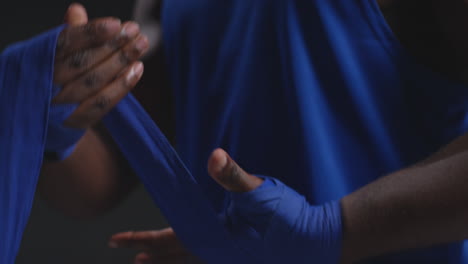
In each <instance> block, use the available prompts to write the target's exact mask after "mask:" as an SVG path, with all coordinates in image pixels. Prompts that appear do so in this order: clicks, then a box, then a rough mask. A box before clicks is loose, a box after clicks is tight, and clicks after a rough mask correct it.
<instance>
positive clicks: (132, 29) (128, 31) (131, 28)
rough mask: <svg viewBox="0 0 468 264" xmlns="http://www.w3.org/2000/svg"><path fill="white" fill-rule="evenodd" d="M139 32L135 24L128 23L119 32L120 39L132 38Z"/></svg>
mask: <svg viewBox="0 0 468 264" xmlns="http://www.w3.org/2000/svg"><path fill="white" fill-rule="evenodd" d="M139 32H140V26H138V24H137V23H133V22H129V23H128V24H126V25H125V26H124V27H123V28H122V31H120V35H121V36H122V37H128V38H133V37H135V36H136V35H137V34H138V33H139Z"/></svg>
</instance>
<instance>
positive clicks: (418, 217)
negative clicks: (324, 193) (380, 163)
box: [342, 136, 468, 263]
mask: <svg viewBox="0 0 468 264" xmlns="http://www.w3.org/2000/svg"><path fill="white" fill-rule="evenodd" d="M467 138H468V137H467V136H464V137H461V138H459V139H457V140H456V141H454V142H453V143H451V144H450V145H448V146H447V147H446V148H444V149H442V150H441V151H440V152H438V153H436V154H435V155H433V156H432V157H431V158H429V159H428V160H426V161H424V162H422V163H419V164H418V165H416V166H413V167H411V168H409V169H405V170H402V171H398V172H396V173H393V174H391V175H388V176H386V177H383V178H381V179H379V180H378V181H376V182H373V183H371V184H369V185H367V186H365V187H363V188H361V189H360V190H358V191H356V192H355V193H353V194H351V195H348V196H346V197H345V198H343V200H342V210H343V255H342V260H343V261H342V262H343V263H350V262H353V261H356V260H360V259H363V258H367V257H372V256H377V255H382V254H385V253H390V252H395V251H399V250H403V249H410V248H420V247H426V246H430V245H434V244H440V243H446V242H453V241H458V240H462V239H465V238H468V226H467V225H466V223H467V221H468V191H467V190H468V162H467V161H468V150H467V148H466V145H467V142H468V140H467Z"/></svg>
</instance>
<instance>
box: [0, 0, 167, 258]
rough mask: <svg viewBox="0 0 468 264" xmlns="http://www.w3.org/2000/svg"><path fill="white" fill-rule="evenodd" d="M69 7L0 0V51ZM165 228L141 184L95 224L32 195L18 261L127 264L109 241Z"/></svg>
mask: <svg viewBox="0 0 468 264" xmlns="http://www.w3.org/2000/svg"><path fill="white" fill-rule="evenodd" d="M70 3H72V1H63V0H60V1H59V0H42V1H37V0H22V1H10V0H5V1H2V3H1V4H0V22H1V23H0V24H1V25H3V26H2V29H1V31H2V38H0V50H3V49H4V48H5V47H6V46H7V45H8V44H10V43H12V42H16V41H20V40H24V39H27V38H29V37H32V36H34V35H36V34H38V33H40V32H42V31H45V30H47V29H49V28H52V27H54V26H57V25H59V24H60V23H62V21H63V15H64V13H65V11H66V10H67V7H68V5H69V4H70ZM80 3H82V4H83V5H85V7H86V8H87V9H88V13H89V16H90V18H93V17H102V16H116V17H119V18H121V19H122V20H128V19H130V17H131V14H132V9H133V4H134V3H133V1H129V0H120V1H113V0H99V1H91V0H83V1H80ZM166 226H167V224H166V222H165V221H164V219H163V217H162V216H161V215H160V214H159V210H158V209H157V208H156V207H155V206H154V204H153V203H152V201H151V200H150V197H149V196H148V195H147V194H146V192H145V190H144V188H143V187H142V186H141V185H140V186H139V187H138V188H137V189H136V190H135V191H134V192H133V193H132V194H131V195H130V196H129V198H128V199H127V200H126V201H125V202H124V203H123V204H122V205H121V206H120V207H118V208H116V209H115V210H113V211H112V212H110V213H109V214H107V215H104V216H102V217H99V218H97V219H93V220H75V219H70V218H67V217H64V216H62V215H61V214H59V213H57V212H55V211H54V210H53V209H51V208H49V207H48V206H47V205H46V204H45V203H44V202H42V201H41V200H40V198H39V197H36V200H35V203H34V207H33V210H32V213H31V217H30V220H29V224H28V227H27V229H26V231H25V234H24V238H23V241H22V246H21V249H20V253H19V255H18V258H17V262H16V263H17V264H26V263H27V264H31V263H41V264H43V263H44V264H64V263H66V264H84V263H87V264H97V263H99V264H105V263H112V264H130V263H133V256H134V254H135V252H134V251H132V250H120V249H119V250H115V249H108V248H107V241H108V238H109V237H110V236H111V235H112V234H113V233H116V232H120V231H128V230H146V229H159V228H162V227H166ZM0 243H1V241H0Z"/></svg>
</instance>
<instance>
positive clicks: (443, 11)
mask: <svg viewBox="0 0 468 264" xmlns="http://www.w3.org/2000/svg"><path fill="white" fill-rule="evenodd" d="M378 2H379V4H380V6H381V8H382V11H383V13H384V14H385V17H386V18H387V20H388V22H389V24H390V26H391V28H392V30H393V31H394V33H395V35H396V37H397V38H398V39H399V40H400V41H401V43H402V44H403V46H404V47H405V48H406V49H407V50H408V51H409V52H410V53H411V54H412V55H413V56H414V57H415V58H416V59H417V60H418V61H420V62H421V63H422V64H424V65H425V66H427V67H428V68H430V69H433V70H434V71H438V72H440V73H442V74H444V75H446V76H448V77H449V78H452V79H455V80H466V79H467V78H466V76H465V72H466V69H467V68H468V49H466V47H467V46H468V26H467V25H468V2H467V1H465V0H426V1H423V0H411V1H409V0H379V1H378ZM148 86H150V87H151V88H152V89H154V88H155V87H157V88H159V89H166V87H163V85H148ZM142 88H143V89H142V90H141V91H140V92H139V95H140V96H141V97H144V98H146V99H148V98H155V96H154V94H155V90H149V89H146V88H145V87H142ZM156 91H157V90H156ZM152 105H155V103H153V104H152ZM167 106H168V109H170V107H171V106H170V105H167ZM168 112H171V111H168ZM159 113H165V112H164V109H161V111H160V112H159ZM169 123H170V122H169ZM167 131H171V130H170V129H169V130H167ZM100 135H101V134H100V133H99V132H98V131H97V130H92V129H90V130H89V132H88V134H87V135H86V136H85V137H84V138H83V139H82V141H81V142H80V145H79V146H78V148H77V150H76V151H75V153H74V154H73V155H72V156H71V157H70V158H69V159H68V160H66V161H64V162H61V163H57V164H46V165H45V166H44V170H43V172H44V173H43V176H42V180H41V190H42V191H43V193H45V194H46V195H48V197H49V200H55V201H57V202H56V203H55V204H56V206H57V207H59V208H67V209H68V210H71V211H74V210H76V211H74V212H84V214H86V213H88V215H92V214H94V213H97V212H99V211H100V210H101V209H106V208H110V207H112V205H114V203H115V202H117V201H119V199H120V197H122V196H123V195H124V194H125V193H126V192H128V187H127V188H122V187H120V186H122V185H124V184H129V183H132V182H133V180H129V179H131V177H129V176H128V175H131V173H129V171H128V169H126V168H124V169H123V170H120V169H118V168H119V167H118V166H117V165H118V164H122V163H121V162H120V161H121V160H122V158H121V157H120V154H119V153H118V151H116V149H115V147H114V146H113V143H112V142H111V141H106V140H105V136H100ZM102 135H105V134H102ZM169 136H170V137H171V135H169ZM96 152H98V153H100V155H95V156H93V153H96ZM91 157H92V158H91ZM223 157H226V158H223ZM467 158H468V135H464V136H462V137H460V138H459V139H457V140H455V141H453V142H452V143H451V144H449V145H448V146H446V147H445V148H443V149H442V150H441V151H439V152H438V153H435V154H434V155H432V156H431V157H430V158H428V159H427V160H425V161H423V162H421V163H418V164H417V165H415V166H413V167H411V168H408V169H405V170H401V171H398V172H396V173H393V174H391V175H388V176H386V177H383V178H380V179H379V180H377V181H375V182H373V183H370V184H369V185H367V186H365V187H363V188H361V189H359V190H357V191H356V192H355V193H352V194H350V195H348V196H346V197H344V198H343V199H342V201H341V204H342V213H343V231H344V233H343V251H342V262H343V263H352V262H355V261H358V260H362V259H365V258H368V257H372V256H379V255H383V254H387V253H391V252H395V251H399V250H403V249H410V248H419V247H426V246H430V245H435V244H441V243H446V242H451V241H457V240H462V239H466V238H468V228H467V227H466V222H467V221H468V210H467V209H468V208H466V205H467V204H468V203H467V202H468V192H466V190H467V189H468V180H467V179H468V178H467V175H468V166H466V160H467ZM224 160H228V161H229V162H228V165H226V164H224V165H225V166H228V167H233V166H234V167H236V168H237V169H219V168H225V167H224V166H221V165H222V164H223V161H224ZM84 164H86V165H84ZM77 166H80V167H81V170H76V168H77ZM208 170H209V174H210V175H211V176H212V177H213V178H214V179H215V180H216V181H218V182H219V183H220V185H221V186H223V187H224V188H225V189H226V190H228V191H240V192H244V191H250V190H252V189H254V188H256V187H257V186H258V185H260V184H261V180H259V179H258V178H256V177H254V176H252V175H250V174H248V173H246V172H244V171H243V170H242V169H240V167H238V166H237V165H236V164H235V162H234V161H232V160H231V159H230V158H228V156H227V154H226V153H224V152H222V151H216V152H214V153H213V155H212V156H211V157H210V160H209V163H208ZM70 172H73V173H72V174H67V177H61V179H60V182H59V183H57V182H55V181H57V180H58V178H59V177H60V176H62V175H63V174H64V173H70ZM127 172H128V174H127ZM239 172H241V173H239ZM232 174H235V175H234V176H235V177H234V176H233V175H232ZM54 175H55V177H54ZM239 175H240V176H241V177H240V176H239ZM234 178H236V179H238V180H237V181H235V180H233V179H234ZM54 185H55V186H60V189H61V191H59V192H60V193H58V194H54V195H51V194H50V193H48V192H47V191H48V190H50V188H49V186H54ZM68 190H73V192H69V191H68ZM85 190H86V191H85ZM90 190H91V191H90ZM64 197H69V198H66V199H64ZM85 201H87V202H85ZM97 201H99V202H97ZM96 204H97V205H96ZM90 208H92V209H90ZM73 214H75V213H73ZM110 245H111V246H112V247H132V248H137V249H139V250H141V251H142V253H141V254H139V255H138V256H137V257H136V262H141V263H185V262H184V261H186V260H187V259H190V258H192V257H190V254H189V253H188V252H187V251H186V250H184V248H183V246H182V245H181V244H180V243H179V241H178V240H177V237H176V236H175V234H174V233H173V231H172V230H171V229H165V230H162V231H145V232H127V233H121V234H117V235H115V236H114V237H113V238H112V239H111V242H110Z"/></svg>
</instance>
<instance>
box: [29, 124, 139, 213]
mask: <svg viewBox="0 0 468 264" xmlns="http://www.w3.org/2000/svg"><path fill="white" fill-rule="evenodd" d="M136 183H137V178H136V176H134V175H133V172H132V170H131V169H130V168H129V166H128V165H127V162H126V160H125V159H124V157H123V156H122V155H121V153H120V151H119V149H118V148H117V146H115V144H114V143H113V142H112V140H111V139H110V138H109V137H108V135H107V133H105V131H104V130H103V129H102V128H100V129H98V128H94V129H89V130H88V131H87V133H86V134H85V136H84V137H83V138H82V139H81V140H80V142H79V143H78V145H77V147H76V149H75V151H74V152H73V154H72V155H71V156H70V157H69V158H67V159H66V160H64V161H61V162H45V163H44V165H43V168H42V173H41V177H40V178H39V184H38V191H39V192H40V194H41V196H42V197H43V198H44V199H45V200H46V201H47V202H48V203H49V204H50V205H51V206H53V207H54V208H56V209H58V210H60V211H61V212H63V213H65V214H67V215H70V216H73V217H90V216H94V215H97V214H99V213H102V212H105V211H107V210H109V209H111V208H113V207H114V206H115V205H116V204H118V202H119V201H121V200H122V199H123V198H124V197H125V196H126V194H128V193H129V192H130V191H131V190H132V189H133V187H135V186H136Z"/></svg>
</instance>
